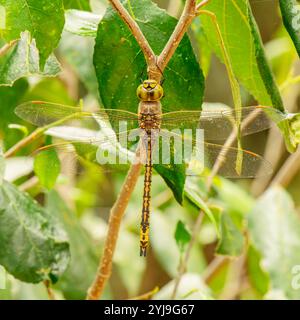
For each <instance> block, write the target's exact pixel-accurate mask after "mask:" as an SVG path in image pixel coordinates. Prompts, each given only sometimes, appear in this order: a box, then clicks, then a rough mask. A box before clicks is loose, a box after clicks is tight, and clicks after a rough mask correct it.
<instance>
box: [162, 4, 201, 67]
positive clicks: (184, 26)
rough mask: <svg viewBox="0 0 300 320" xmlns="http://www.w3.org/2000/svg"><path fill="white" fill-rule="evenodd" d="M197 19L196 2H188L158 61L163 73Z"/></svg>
mask: <svg viewBox="0 0 300 320" xmlns="http://www.w3.org/2000/svg"><path fill="white" fill-rule="evenodd" d="M195 17H196V0H186V2H185V6H184V9H183V13H182V15H181V17H180V19H179V21H178V23H177V26H176V28H175V30H174V32H173V34H172V35H171V37H170V39H169V41H168V42H167V44H166V46H165V48H164V49H163V51H162V52H161V54H160V55H159V57H158V59H157V66H158V68H159V70H160V71H161V72H163V71H164V69H165V68H166V66H167V65H168V63H169V61H170V59H171V58H172V56H173V54H174V53H175V51H176V49H177V48H178V46H179V44H180V42H181V40H182V38H183V36H184V35H185V33H186V31H187V30H188V28H189V26H190V25H191V23H192V21H193V19H194V18H195Z"/></svg>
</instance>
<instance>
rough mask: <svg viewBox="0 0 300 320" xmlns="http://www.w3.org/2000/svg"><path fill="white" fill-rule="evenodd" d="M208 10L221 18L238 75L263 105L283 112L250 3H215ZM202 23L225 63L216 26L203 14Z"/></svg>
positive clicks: (244, 0) (232, 0)
mask: <svg viewBox="0 0 300 320" xmlns="http://www.w3.org/2000/svg"><path fill="white" fill-rule="evenodd" d="M205 9H207V10H209V11H211V12H213V13H214V14H215V15H216V17H217V21H218V24H219V26H220V29H221V33H222V37H223V39H224V43H225V46H226V49H227V52H228V54H229V57H230V61H231V64H232V68H233V71H234V73H235V76H236V77H237V78H238V79H239V81H240V82H241V83H242V84H243V86H244V87H245V88H246V89H247V90H248V91H249V92H250V93H251V94H252V95H253V96H254V97H255V98H256V100H257V101H258V102H259V103H260V104H262V105H269V106H271V105H273V106H274V107H275V108H277V109H279V110H281V111H283V110H284V108H283V104H282V100H281V97H280V94H279V91H278V88H277V85H276V83H275V81H274V78H273V75H272V73H271V70H270V68H269V66H268V62H267V60H266V57H265V54H264V49H263V45H262V41H261V38H260V35H259V32H258V29H257V26H256V24H255V21H254V18H253V15H252V12H251V8H250V6H249V2H248V1H247V0H227V1H223V0H214V1H211V2H210V3H209V4H208V5H207V6H206V7H205ZM201 22H202V26H203V30H204V31H205V33H206V36H207V41H208V43H209V44H210V45H211V47H212V49H213V50H214V52H215V53H216V54H217V56H218V57H219V58H220V59H221V60H222V61H223V60H224V59H223V55H222V51H221V47H220V41H219V38H218V35H217V32H216V27H215V25H214V24H213V23H212V20H211V19H210V17H208V16H206V15H201ZM237 30H238V32H237Z"/></svg>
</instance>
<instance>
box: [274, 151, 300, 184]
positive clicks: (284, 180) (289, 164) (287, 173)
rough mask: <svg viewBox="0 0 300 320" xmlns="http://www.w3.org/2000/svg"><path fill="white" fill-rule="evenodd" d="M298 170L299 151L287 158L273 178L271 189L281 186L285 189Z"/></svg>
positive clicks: (299, 167) (299, 163)
mask: <svg viewBox="0 0 300 320" xmlns="http://www.w3.org/2000/svg"><path fill="white" fill-rule="evenodd" d="M299 169H300V149H298V150H297V152H295V153H293V154H292V155H291V156H289V157H288V159H287V160H286V162H285V163H284V165H283V166H282V167H281V169H280V170H279V172H278V173H277V174H276V176H275V177H274V178H273V180H272V182H271V187H272V186H276V185H281V186H282V187H284V188H286V187H287V186H288V185H289V184H290V182H291V181H292V180H293V178H294V177H295V175H296V174H297V173H298V172H299Z"/></svg>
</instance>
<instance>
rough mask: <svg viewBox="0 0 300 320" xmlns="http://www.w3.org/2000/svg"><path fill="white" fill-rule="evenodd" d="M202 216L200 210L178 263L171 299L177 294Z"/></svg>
mask: <svg viewBox="0 0 300 320" xmlns="http://www.w3.org/2000/svg"><path fill="white" fill-rule="evenodd" d="M203 218H204V213H203V212H202V211H201V212H200V213H199V216H198V218H197V220H196V223H195V225H194V228H193V233H192V238H191V241H190V242H189V245H188V247H187V250H186V252H185V256H184V258H183V259H182V261H181V263H180V264H179V270H178V275H177V278H176V280H175V286H174V289H173V292H172V295H171V299H172V300H174V299H175V298H176V294H177V290H178V287H179V284H180V281H181V278H182V276H183V275H184V273H185V272H186V267H187V262H188V261H189V259H190V255H191V252H192V249H193V246H194V243H195V242H196V240H197V237H198V234H199V231H200V227H201V225H202V221H203Z"/></svg>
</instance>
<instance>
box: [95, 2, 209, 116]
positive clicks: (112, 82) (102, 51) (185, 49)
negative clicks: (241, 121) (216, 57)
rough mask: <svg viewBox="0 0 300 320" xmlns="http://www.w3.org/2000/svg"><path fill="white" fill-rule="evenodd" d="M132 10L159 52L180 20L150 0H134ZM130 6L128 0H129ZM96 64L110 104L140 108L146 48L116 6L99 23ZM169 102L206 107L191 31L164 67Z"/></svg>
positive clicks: (177, 106) (172, 106) (175, 105)
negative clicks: (203, 103) (141, 46)
mask: <svg viewBox="0 0 300 320" xmlns="http://www.w3.org/2000/svg"><path fill="white" fill-rule="evenodd" d="M130 2H131V9H132V10H131V12H133V14H134V18H135V20H136V22H137V23H138V25H139V26H140V28H141V30H142V31H143V33H144V34H145V36H146V38H147V40H148V41H149V43H150V45H151V46H152V48H153V50H154V52H155V53H156V54H159V53H160V52H161V51H162V49H163V47H164V46H165V44H166V42H167V41H168V39H169V37H170V35H171V34H172V32H173V30H174V27H175V25H176V23H177V20H176V19H175V18H172V17H170V16H169V15H168V14H167V13H166V12H165V11H164V10H162V9H160V8H158V7H157V6H156V5H155V4H154V3H153V2H152V1H150V0H131V1H130ZM124 3H125V6H126V7H127V8H128V2H127V1H125V2H124ZM94 65H95V68H96V74H97V78H98V82H99V90H100V95H101V98H102V101H103V104H104V106H105V107H106V108H119V109H126V110H129V111H134V112H136V111H137V109H138V98H137V96H136V89H137V87H138V85H139V84H140V79H141V78H145V77H146V63H145V59H144V56H143V53H142V51H141V49H140V47H139V45H138V43H137V42H136V40H135V38H134V37H133V35H132V34H131V32H130V30H129V29H128V27H127V25H126V24H125V23H124V22H123V21H122V20H121V18H120V17H119V16H118V14H117V13H116V12H115V10H113V9H112V8H109V9H108V10H107V12H106V14H105V16H104V18H103V19H102V21H101V22H100V24H99V27H98V34H97V38H96V46H95V54H94ZM164 78H165V81H164V84H163V86H164V90H165V98H164V99H163V107H164V108H165V109H166V110H174V109H201V105H202V99H203V93H204V79H203V74H202V71H201V69H200V67H199V65H198V62H197V59H196V57H195V54H194V52H193V49H192V46H191V43H190V41H189V38H188V36H185V37H184V39H183V40H182V43H181V44H180V46H179V48H178V49H177V50H176V53H175V55H174V56H173V58H172V60H171V61H170V63H169V65H168V67H167V69H166V71H165V73H164Z"/></svg>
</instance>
